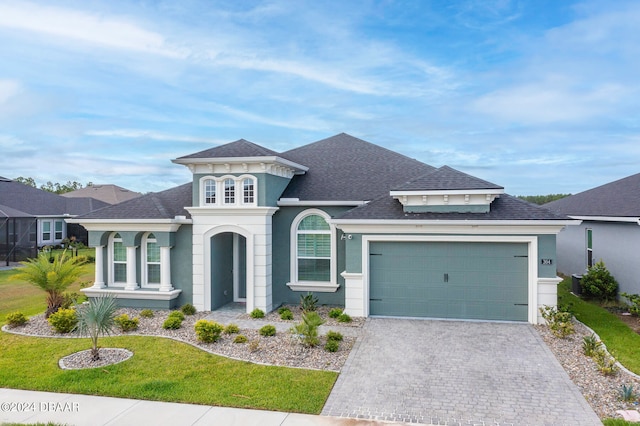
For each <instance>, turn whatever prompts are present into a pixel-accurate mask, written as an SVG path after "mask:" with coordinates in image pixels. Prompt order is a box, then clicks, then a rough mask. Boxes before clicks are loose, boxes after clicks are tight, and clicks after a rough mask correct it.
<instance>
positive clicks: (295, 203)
mask: <svg viewBox="0 0 640 426" xmlns="http://www.w3.org/2000/svg"><path fill="white" fill-rule="evenodd" d="M367 203H368V201H358V200H353V201H338V200H336V201H310V200H303V201H300V199H299V198H280V199H279V200H278V202H277V205H278V206H280V207H284V206H286V207H332V206H346V207H357V206H364V205H365V204H367Z"/></svg>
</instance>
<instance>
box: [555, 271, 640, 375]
mask: <svg viewBox="0 0 640 426" xmlns="http://www.w3.org/2000/svg"><path fill="white" fill-rule="evenodd" d="M570 288H571V277H569V278H566V279H564V280H563V281H562V282H561V283H560V284H559V286H558V304H559V305H568V306H570V310H571V312H572V313H573V315H574V316H575V317H576V318H577V319H578V320H579V321H580V322H582V323H584V324H586V325H587V326H588V327H590V328H591V329H592V330H593V331H595V332H596V333H598V335H599V336H600V338H601V339H602V341H603V342H604V344H605V345H607V349H608V350H609V352H610V353H611V354H612V355H613V356H614V357H616V359H617V360H618V361H620V363H621V364H622V365H624V366H625V367H626V368H628V369H629V370H631V371H633V372H634V373H636V374H640V351H638V348H640V335H639V334H637V333H635V332H634V331H633V330H632V329H630V328H629V327H628V326H627V325H626V324H625V323H624V322H622V321H620V320H619V319H618V317H616V316H615V315H614V314H612V313H611V312H609V311H607V310H606V309H604V308H602V307H600V306H599V305H597V304H596V303H593V302H588V301H585V300H582V299H580V298H579V297H576V296H574V295H573V294H571V293H570Z"/></svg>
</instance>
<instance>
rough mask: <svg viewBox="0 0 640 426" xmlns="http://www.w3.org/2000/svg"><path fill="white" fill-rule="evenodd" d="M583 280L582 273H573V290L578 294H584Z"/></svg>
mask: <svg viewBox="0 0 640 426" xmlns="http://www.w3.org/2000/svg"><path fill="white" fill-rule="evenodd" d="M581 280H582V275H577V274H573V275H571V292H572V293H573V294H575V295H576V296H580V295H581V294H582V285H580V281H581Z"/></svg>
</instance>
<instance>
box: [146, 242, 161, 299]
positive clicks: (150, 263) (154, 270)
mask: <svg viewBox="0 0 640 426" xmlns="http://www.w3.org/2000/svg"><path fill="white" fill-rule="evenodd" d="M144 248H145V254H144V256H145V269H144V271H145V277H144V279H143V281H142V285H143V286H145V287H159V286H160V246H158V242H157V241H156V237H155V235H153V234H148V235H147V237H146V238H145V245H144Z"/></svg>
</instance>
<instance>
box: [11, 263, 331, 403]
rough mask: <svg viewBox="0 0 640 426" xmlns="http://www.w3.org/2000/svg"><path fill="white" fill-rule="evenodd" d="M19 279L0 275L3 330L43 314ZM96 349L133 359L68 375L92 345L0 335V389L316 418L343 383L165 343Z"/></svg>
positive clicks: (121, 341) (131, 340)
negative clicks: (72, 361)
mask: <svg viewBox="0 0 640 426" xmlns="http://www.w3.org/2000/svg"><path fill="white" fill-rule="evenodd" d="M14 273H15V271H0V324H3V323H4V322H5V318H6V315H7V314H8V313H11V312H14V311H16V310H20V311H21V312H23V313H24V314H26V315H34V314H37V313H41V312H43V311H44V309H45V307H46V304H45V293H44V292H43V291H42V290H40V289H39V288H37V287H35V286H33V285H31V284H28V283H21V282H10V281H8V277H9V276H10V275H12V274H14ZM87 276H88V278H89V279H90V278H91V277H92V276H93V272H92V271H91V272H90V273H89V274H87ZM70 290H78V286H76V287H75V288H72V289H70ZM99 343H100V346H102V347H120V348H126V349H129V350H131V351H132V352H133V353H134V357H133V358H131V359H130V360H128V361H126V362H124V363H121V364H118V365H112V366H108V367H102V368H96V369H90V370H76V371H64V370H61V369H60V368H59V367H58V360H59V359H60V358H62V357H64V356H66V355H69V354H72V353H74V352H77V351H80V350H85V349H89V348H90V347H91V344H90V341H89V339H51V338H37V337H24V336H16V335H12V334H8V333H4V332H3V333H0V387H8V388H15V389H30V390H41V391H49V392H69V393H81V394H88V395H103V396H114V397H122V398H135V399H148V400H157V401H172V402H187V403H194V404H206V405H217V406H229V407H244V408H256V409H264V410H276V411H287V412H298V413H310V414H319V413H320V411H321V410H322V407H323V405H324V403H325V401H326V399H327V397H328V396H329V393H330V392H331V389H332V387H333V384H334V383H335V381H336V379H337V376H338V375H337V373H333V372H326V371H314V370H302V369H294V368H286V367H272V366H263V365H255V364H251V363H248V362H243V361H235V360H230V359H227V358H224V357H220V356H217V355H211V354H209V353H206V352H203V351H202V350H199V349H196V348H194V347H192V346H190V345H187V344H184V343H180V342H176V341H173V340H169V339H163V338H155V337H141V336H123V337H111V338H101V339H100V342H99Z"/></svg>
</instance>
